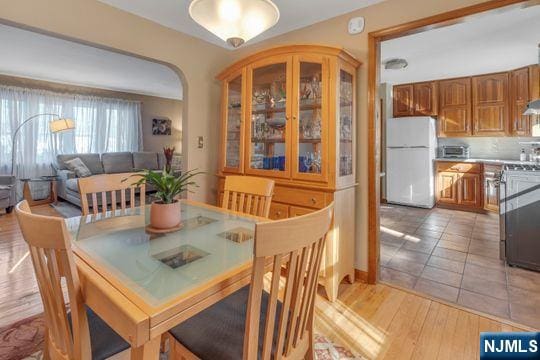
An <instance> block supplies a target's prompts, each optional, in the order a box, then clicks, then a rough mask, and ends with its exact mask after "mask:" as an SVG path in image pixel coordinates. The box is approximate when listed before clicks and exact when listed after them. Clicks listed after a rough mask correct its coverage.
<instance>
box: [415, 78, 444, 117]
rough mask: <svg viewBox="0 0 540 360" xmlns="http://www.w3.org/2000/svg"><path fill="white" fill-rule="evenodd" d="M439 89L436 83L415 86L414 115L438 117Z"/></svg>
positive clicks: (429, 82) (423, 83)
mask: <svg viewBox="0 0 540 360" xmlns="http://www.w3.org/2000/svg"><path fill="white" fill-rule="evenodd" d="M437 88H438V85H437V82H435V81H428V82H421V83H415V84H413V107H414V115H418V116H437V113H438V110H439V106H438V96H437V95H438V92H437Z"/></svg>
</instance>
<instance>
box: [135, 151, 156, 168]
mask: <svg viewBox="0 0 540 360" xmlns="http://www.w3.org/2000/svg"><path fill="white" fill-rule="evenodd" d="M133 168H134V169H136V170H158V169H159V163H158V155H157V153H155V152H142V151H141V152H134V153H133Z"/></svg>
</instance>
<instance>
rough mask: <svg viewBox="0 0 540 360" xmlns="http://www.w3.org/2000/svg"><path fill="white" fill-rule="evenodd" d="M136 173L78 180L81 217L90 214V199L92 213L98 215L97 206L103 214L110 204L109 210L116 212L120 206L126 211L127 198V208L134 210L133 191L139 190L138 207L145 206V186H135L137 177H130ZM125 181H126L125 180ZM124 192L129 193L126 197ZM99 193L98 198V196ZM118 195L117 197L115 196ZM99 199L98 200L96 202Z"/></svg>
mask: <svg viewBox="0 0 540 360" xmlns="http://www.w3.org/2000/svg"><path fill="white" fill-rule="evenodd" d="M135 174H136V173H120V174H103V175H94V176H89V177H86V178H80V179H79V193H80V194H81V208H82V213H83V215H88V214H90V206H89V203H88V202H89V200H88V198H89V197H91V199H92V213H93V214H94V215H97V214H98V213H99V205H101V212H102V213H103V214H105V213H106V212H107V211H108V208H107V203H108V202H109V203H110V204H111V207H110V210H111V211H113V212H114V211H116V209H117V205H118V204H120V208H121V209H122V210H126V206H127V197H128V196H129V207H130V208H135V207H137V204H136V202H135V195H136V194H135V190H136V189H137V188H138V189H139V198H140V199H139V206H144V205H145V200H146V186H145V184H142V185H140V186H135V185H133V183H135V182H136V181H137V180H139V178H138V177H132V178H130V176H132V175H135ZM126 179H127V180H126ZM126 191H127V192H128V193H129V194H127V195H126ZM99 193H101V195H100V197H99V198H98V194H99ZM117 193H118V195H117ZM98 199H99V200H98Z"/></svg>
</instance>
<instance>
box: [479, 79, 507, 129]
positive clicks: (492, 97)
mask: <svg viewBox="0 0 540 360" xmlns="http://www.w3.org/2000/svg"><path fill="white" fill-rule="evenodd" d="M472 96H473V97H472V99H473V100H472V103H473V129H472V134H473V136H505V135H507V133H508V122H507V121H508V114H509V112H508V73H507V72H504V73H496V74H488V75H482V76H473V78H472Z"/></svg>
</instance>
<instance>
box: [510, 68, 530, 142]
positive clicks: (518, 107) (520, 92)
mask: <svg viewBox="0 0 540 360" xmlns="http://www.w3.org/2000/svg"><path fill="white" fill-rule="evenodd" d="M509 80H510V89H509V91H510V132H511V133H512V135H517V136H528V135H529V134H530V132H531V122H530V121H531V119H530V118H529V116H527V115H523V112H524V111H525V110H526V108H527V103H528V102H529V98H530V97H529V93H530V91H529V90H530V89H529V67H525V68H521V69H517V70H514V71H511V72H510V79H509Z"/></svg>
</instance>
